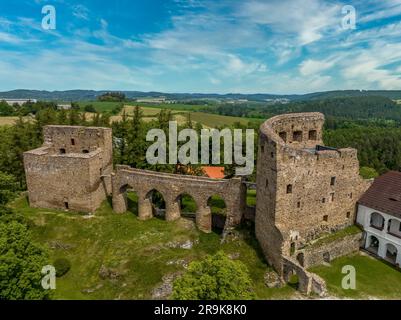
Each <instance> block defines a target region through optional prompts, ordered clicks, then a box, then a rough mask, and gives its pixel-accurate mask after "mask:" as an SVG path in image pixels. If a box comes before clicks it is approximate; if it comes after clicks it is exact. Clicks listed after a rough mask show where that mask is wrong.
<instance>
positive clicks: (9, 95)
mask: <svg viewBox="0 0 401 320" xmlns="http://www.w3.org/2000/svg"><path fill="white" fill-rule="evenodd" d="M110 91H112V90H110ZM106 92H108V91H95V90H66V91H41V90H24V89H19V90H12V91H5V92H0V99H28V98H31V99H37V100H42V101H50V100H51V101H83V100H96V99H97V97H98V96H100V95H102V94H104V93H106ZM122 92H124V93H125V95H126V97H127V98H129V99H135V98H144V97H160V96H164V97H166V98H167V99H172V100H196V99H219V100H233V99H234V100H238V99H243V100H249V101H266V100H271V99H288V100H290V101H308V100H320V99H326V98H339V97H365V96H383V97H387V98H390V99H401V90H337V91H325V92H314V93H307V94H292V95H280V94H265V93H255V94H240V93H228V94H217V93H163V92H156V91H152V92H142V91H122Z"/></svg>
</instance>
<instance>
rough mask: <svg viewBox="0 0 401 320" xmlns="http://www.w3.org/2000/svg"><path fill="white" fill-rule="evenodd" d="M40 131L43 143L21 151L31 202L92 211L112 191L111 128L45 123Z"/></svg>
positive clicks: (49, 206)
mask: <svg viewBox="0 0 401 320" xmlns="http://www.w3.org/2000/svg"><path fill="white" fill-rule="evenodd" d="M43 134H44V143H43V145H42V146H41V147H40V148H38V149H35V150H31V151H28V152H25V153H24V166H25V174H26V182H27V186H28V195H29V203H30V206H32V207H42V208H55V209H71V210H73V211H80V212H94V211H95V210H96V209H97V208H98V207H99V206H100V204H101V203H102V201H103V200H105V199H106V196H107V194H110V193H111V179H110V175H111V172H112V170H113V157H112V155H113V154H112V132H111V129H108V128H95V127H80V126H46V127H45V128H44V132H43Z"/></svg>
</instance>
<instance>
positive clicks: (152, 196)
mask: <svg viewBox="0 0 401 320" xmlns="http://www.w3.org/2000/svg"><path fill="white" fill-rule="evenodd" d="M145 200H148V201H149V202H150V203H151V206H152V213H153V216H154V217H156V218H160V219H165V218H166V201H165V200H164V197H163V194H162V193H161V192H160V191H158V190H157V189H152V190H150V191H149V192H148V193H147V194H146V196H145Z"/></svg>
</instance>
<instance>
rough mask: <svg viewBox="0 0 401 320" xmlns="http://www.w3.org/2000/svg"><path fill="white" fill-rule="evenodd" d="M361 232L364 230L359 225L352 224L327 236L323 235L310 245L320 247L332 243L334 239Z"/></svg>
mask: <svg viewBox="0 0 401 320" xmlns="http://www.w3.org/2000/svg"><path fill="white" fill-rule="evenodd" d="M361 232H362V230H361V229H360V228H359V227H358V226H356V225H352V226H349V227H347V228H344V229H341V230H339V231H337V232H334V233H330V234H328V235H326V236H322V237H321V238H319V239H318V240H317V241H316V242H313V243H312V244H311V245H310V246H311V247H319V246H322V245H325V244H328V243H331V242H333V241H336V240H339V239H342V238H344V237H346V236H351V235H355V234H358V233H361Z"/></svg>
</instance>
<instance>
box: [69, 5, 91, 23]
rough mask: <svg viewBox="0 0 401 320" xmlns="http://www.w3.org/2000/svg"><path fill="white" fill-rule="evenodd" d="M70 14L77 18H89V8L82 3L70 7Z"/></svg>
mask: <svg viewBox="0 0 401 320" xmlns="http://www.w3.org/2000/svg"><path fill="white" fill-rule="evenodd" d="M72 15H73V16H74V17H76V18H78V19H82V20H89V9H88V8H87V7H85V6H84V5H82V4H78V5H75V6H73V7H72Z"/></svg>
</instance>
